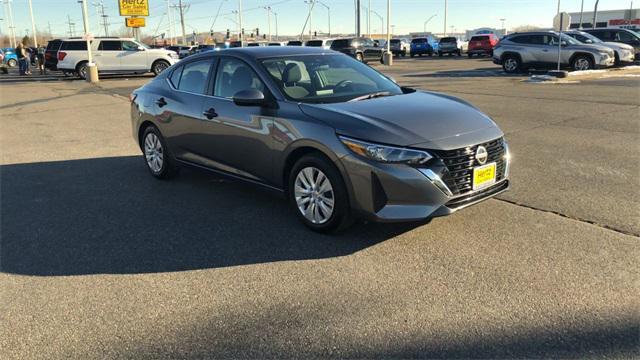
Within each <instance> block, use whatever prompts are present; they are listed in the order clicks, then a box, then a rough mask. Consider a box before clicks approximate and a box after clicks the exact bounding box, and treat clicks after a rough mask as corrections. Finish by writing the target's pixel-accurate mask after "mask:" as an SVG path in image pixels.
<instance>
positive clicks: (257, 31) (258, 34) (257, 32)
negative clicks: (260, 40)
mask: <svg viewBox="0 0 640 360" xmlns="http://www.w3.org/2000/svg"><path fill="white" fill-rule="evenodd" d="M256 36H260V28H256Z"/></svg>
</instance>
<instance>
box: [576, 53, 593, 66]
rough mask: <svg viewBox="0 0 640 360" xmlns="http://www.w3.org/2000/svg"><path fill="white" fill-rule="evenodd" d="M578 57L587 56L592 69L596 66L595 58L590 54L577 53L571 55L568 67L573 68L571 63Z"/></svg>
mask: <svg viewBox="0 0 640 360" xmlns="http://www.w3.org/2000/svg"><path fill="white" fill-rule="evenodd" d="M578 56H587V57H588V58H589V59H590V60H591V64H592V65H593V67H595V66H596V58H595V56H593V54H591V53H588V52H584V51H577V52H575V53H574V54H573V55H571V58H569V65H570V66H573V62H574V61H575V59H576V58H577V57H578Z"/></svg>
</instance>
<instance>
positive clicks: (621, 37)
mask: <svg viewBox="0 0 640 360" xmlns="http://www.w3.org/2000/svg"><path fill="white" fill-rule="evenodd" d="M616 40H617V41H631V40H633V35H631V34H629V33H628V32H626V31H618V33H617V34H616Z"/></svg>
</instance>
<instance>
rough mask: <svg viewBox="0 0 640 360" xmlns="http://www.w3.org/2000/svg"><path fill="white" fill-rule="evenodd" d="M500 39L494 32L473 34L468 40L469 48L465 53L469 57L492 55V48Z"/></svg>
mask: <svg viewBox="0 0 640 360" xmlns="http://www.w3.org/2000/svg"><path fill="white" fill-rule="evenodd" d="M499 41H500V40H499V39H498V37H497V36H496V35H495V34H482V35H474V36H473V37H472V38H471V40H469V48H468V50H467V55H468V56H469V58H471V57H472V56H473V55H478V56H480V55H489V56H492V55H493V48H494V47H495V46H496V45H497V44H498V42H499Z"/></svg>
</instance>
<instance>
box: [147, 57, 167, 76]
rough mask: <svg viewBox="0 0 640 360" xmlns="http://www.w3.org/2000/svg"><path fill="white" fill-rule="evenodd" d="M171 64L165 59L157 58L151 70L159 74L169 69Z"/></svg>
mask: <svg viewBox="0 0 640 360" xmlns="http://www.w3.org/2000/svg"><path fill="white" fill-rule="evenodd" d="M169 66H171V64H169V62H167V61H165V60H156V61H155V62H154V63H153V65H151V72H153V74H154V75H155V76H158V75H160V73H161V72H163V71H165V70H167V69H168V68H169Z"/></svg>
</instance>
